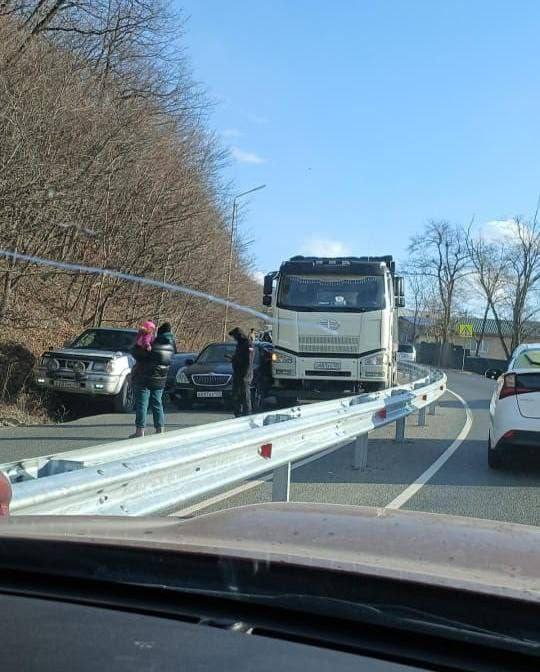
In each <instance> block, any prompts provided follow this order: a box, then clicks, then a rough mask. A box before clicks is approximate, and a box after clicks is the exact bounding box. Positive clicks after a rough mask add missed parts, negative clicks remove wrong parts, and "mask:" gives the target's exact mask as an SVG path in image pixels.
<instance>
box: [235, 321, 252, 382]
mask: <svg viewBox="0 0 540 672" xmlns="http://www.w3.org/2000/svg"><path fill="white" fill-rule="evenodd" d="M230 335H231V336H233V338H236V350H235V351H234V355H233V356H232V368H233V374H234V376H238V377H239V378H240V377H241V378H246V377H248V376H249V375H250V374H251V373H252V369H253V344H252V343H251V342H250V340H249V338H248V337H247V336H246V335H245V334H244V332H243V331H242V330H241V329H238V328H237V329H233V330H232V331H231V332H230Z"/></svg>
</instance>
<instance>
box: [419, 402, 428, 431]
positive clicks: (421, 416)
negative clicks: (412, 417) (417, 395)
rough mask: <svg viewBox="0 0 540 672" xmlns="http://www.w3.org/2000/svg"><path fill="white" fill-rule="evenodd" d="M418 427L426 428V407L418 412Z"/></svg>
mask: <svg viewBox="0 0 540 672" xmlns="http://www.w3.org/2000/svg"><path fill="white" fill-rule="evenodd" d="M418 426H419V427H425V426H426V407H425V406H423V407H422V408H421V409H420V410H419V411H418Z"/></svg>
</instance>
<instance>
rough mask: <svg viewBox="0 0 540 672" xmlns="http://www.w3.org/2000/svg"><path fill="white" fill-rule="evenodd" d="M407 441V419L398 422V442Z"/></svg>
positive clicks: (400, 419)
mask: <svg viewBox="0 0 540 672" xmlns="http://www.w3.org/2000/svg"><path fill="white" fill-rule="evenodd" d="M404 440H405V418H399V420H396V441H398V442H399V443H403V441H404Z"/></svg>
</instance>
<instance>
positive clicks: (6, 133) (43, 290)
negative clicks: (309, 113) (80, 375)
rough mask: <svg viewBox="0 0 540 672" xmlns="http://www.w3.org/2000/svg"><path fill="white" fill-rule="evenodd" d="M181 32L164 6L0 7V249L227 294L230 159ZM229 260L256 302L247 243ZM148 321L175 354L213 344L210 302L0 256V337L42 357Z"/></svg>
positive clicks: (133, 1)
mask: <svg viewBox="0 0 540 672" xmlns="http://www.w3.org/2000/svg"><path fill="white" fill-rule="evenodd" d="M171 35H174V37H175V39H174V40H172V39H171ZM181 35H182V22H181V18H180V19H179V21H176V20H175V17H174V13H173V12H171V11H170V5H168V4H167V1H166V0H156V2H150V3H148V2H146V1H145V0H106V1H105V0H72V1H71V2H69V3H64V2H60V1H59V0H3V2H0V247H2V248H4V249H8V250H11V251H12V252H16V253H17V254H24V255H36V256H45V257H50V258H54V259H56V260H58V261H68V262H75V263H80V264H83V265H89V266H98V267H105V268H111V269H114V270H118V271H122V272H124V273H129V274H133V275H139V276H147V277H150V278H154V279H156V280H160V281H165V282H167V283H171V284H173V285H182V286H190V287H193V288H194V289H198V290H201V291H203V292H209V293H212V294H218V295H219V294H221V293H222V288H223V281H224V278H225V267H224V265H223V263H222V257H223V249H225V247H226V241H227V236H228V233H227V219H228V217H227V214H228V213H227V209H226V205H227V202H228V198H227V193H228V188H227V185H226V184H225V183H224V182H223V180H222V168H223V166H224V165H225V163H226V162H227V160H228V159H227V154H226V152H225V151H224V150H223V148H222V147H221V146H220V144H219V142H218V141H217V139H216V137H215V135H214V133H213V132H212V131H211V130H210V129H209V128H208V117H207V112H208V110H209V109H210V108H211V101H208V99H207V98H206V96H204V94H203V92H202V90H201V89H200V87H198V86H196V85H195V84H194V83H193V81H192V79H191V76H190V73H189V70H188V69H187V67H186V63H185V60H184V57H183V48H182V44H181V39H180V38H181ZM234 254H235V270H234V274H233V283H232V288H231V289H232V291H231V293H232V296H233V298H234V299H236V300H238V301H239V302H242V303H244V304H246V305H248V306H255V305H258V303H259V301H260V292H259V288H258V286H257V284H256V283H255V282H254V281H253V280H252V278H251V275H250V269H251V260H250V257H249V250H248V249H247V248H246V246H245V245H244V243H243V242H242V241H237V242H236V244H235V251H234ZM143 317H154V318H155V319H158V318H160V319H164V318H165V317H166V318H168V319H169V320H170V321H171V322H173V323H174V324H175V325H176V327H177V329H178V330H179V332H180V339H179V340H180V345H181V346H182V344H184V345H185V346H187V345H188V344H189V346H190V347H198V346H199V345H202V344H203V341H204V339H208V338H218V337H219V324H220V322H221V320H220V318H221V309H220V307H219V306H215V305H213V304H211V303H209V302H208V301H206V300H201V299H195V298H193V297H188V296H186V295H184V294H177V293H171V292H169V291H163V290H161V289H159V288H155V287H147V286H143V285H140V286H134V285H133V284H130V283H125V282H123V281H122V280H120V279H119V278H117V277H111V276H108V277H107V276H101V277H96V276H91V275H86V274H84V273H78V272H73V271H71V270H70V271H67V270H60V269H58V270H56V269H44V268H42V267H39V266H36V265H34V264H32V263H30V262H28V261H25V262H21V261H20V260H17V259H9V260H8V259H0V320H1V321H2V323H3V330H4V331H5V330H6V329H8V330H11V329H12V330H17V329H25V339H27V340H29V341H32V347H35V348H36V349H39V347H40V346H42V345H43V344H48V343H49V342H51V337H52V338H54V339H55V341H56V340H57V339H58V338H60V339H62V338H67V337H69V336H71V335H72V334H73V332H75V331H78V330H79V329H80V328H81V327H82V326H85V325H92V324H103V323H112V324H127V323H129V324H134V323H136V322H137V321H138V320H140V319H141V318H143ZM237 317H238V319H239V320H242V319H244V318H241V316H237Z"/></svg>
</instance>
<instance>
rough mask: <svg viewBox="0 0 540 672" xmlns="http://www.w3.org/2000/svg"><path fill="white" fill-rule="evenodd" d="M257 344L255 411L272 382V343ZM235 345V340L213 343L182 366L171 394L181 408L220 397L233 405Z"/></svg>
mask: <svg viewBox="0 0 540 672" xmlns="http://www.w3.org/2000/svg"><path fill="white" fill-rule="evenodd" d="M253 347H254V353H253V380H252V384H251V403H252V408H253V411H259V410H260V409H261V407H262V405H263V402H264V400H265V398H266V397H267V395H268V392H269V390H270V387H271V385H272V344H271V343H265V342H258V341H256V342H255V343H254V344H253ZM235 348H236V344H235V343H232V342H229V343H211V344H210V345H207V346H206V347H205V348H204V350H202V352H201V353H200V354H199V356H198V357H197V359H196V360H195V362H193V364H191V365H190V366H186V367H183V368H181V369H179V370H178V372H177V374H176V381H175V386H174V390H173V392H172V394H171V396H172V397H173V399H174V401H175V403H176V405H177V406H178V408H180V409H188V408H191V407H192V406H193V404H194V403H208V402H216V401H217V402H222V403H224V404H225V406H226V407H230V406H231V404H232V364H231V357H232V355H233V354H234V350H235Z"/></svg>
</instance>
